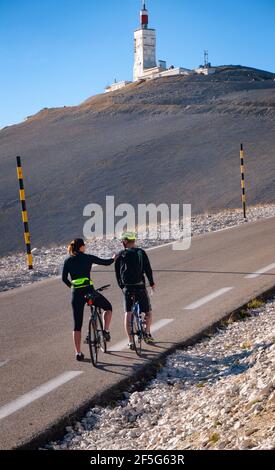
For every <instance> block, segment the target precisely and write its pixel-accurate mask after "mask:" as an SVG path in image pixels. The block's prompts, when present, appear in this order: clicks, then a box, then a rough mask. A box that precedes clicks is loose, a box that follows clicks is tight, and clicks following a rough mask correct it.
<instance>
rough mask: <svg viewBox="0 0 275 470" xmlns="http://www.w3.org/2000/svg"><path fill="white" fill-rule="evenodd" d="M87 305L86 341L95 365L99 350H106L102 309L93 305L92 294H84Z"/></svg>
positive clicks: (100, 289)
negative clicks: (89, 314)
mask: <svg viewBox="0 0 275 470" xmlns="http://www.w3.org/2000/svg"><path fill="white" fill-rule="evenodd" d="M109 287H110V284H108V285H106V286H102V287H100V288H99V289H96V292H102V291H104V290H106V289H108V288H109ZM85 299H86V303H87V305H88V306H89V307H90V308H91V316H90V320H89V327H88V334H87V338H86V343H88V345H89V349H90V355H91V360H92V364H93V365H94V367H97V363H98V353H99V350H100V349H101V351H102V352H103V353H106V352H107V343H106V339H105V337H104V332H103V322H102V310H101V308H99V307H96V306H95V305H94V294H93V293H90V294H87V295H86V296H85Z"/></svg>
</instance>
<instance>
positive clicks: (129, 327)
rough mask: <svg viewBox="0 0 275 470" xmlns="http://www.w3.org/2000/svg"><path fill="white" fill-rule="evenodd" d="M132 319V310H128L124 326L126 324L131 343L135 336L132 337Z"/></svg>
mask: <svg viewBox="0 0 275 470" xmlns="http://www.w3.org/2000/svg"><path fill="white" fill-rule="evenodd" d="M131 319H132V312H126V313H125V321H124V326H125V331H126V334H127V336H128V341H129V343H132V342H133V338H132V337H131Z"/></svg>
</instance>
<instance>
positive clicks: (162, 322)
mask: <svg viewBox="0 0 275 470" xmlns="http://www.w3.org/2000/svg"><path fill="white" fill-rule="evenodd" d="M173 321H174V320H173V319H172V318H163V319H162V320H159V321H157V322H156V323H154V324H153V325H152V328H151V332H152V333H154V332H155V331H158V330H160V329H161V328H163V327H164V326H166V325H169V323H172V322H173ZM127 345H128V340H127V339H124V340H122V341H119V342H118V343H116V344H114V346H110V348H108V351H110V352H119V351H122V350H123V349H125V348H126V347H127Z"/></svg>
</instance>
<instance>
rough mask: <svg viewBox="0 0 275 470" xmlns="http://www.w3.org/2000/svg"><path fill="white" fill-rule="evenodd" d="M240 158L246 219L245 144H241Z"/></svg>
mask: <svg viewBox="0 0 275 470" xmlns="http://www.w3.org/2000/svg"><path fill="white" fill-rule="evenodd" d="M240 158H241V188H242V205H243V216H244V218H245V219H246V194H245V179H244V149H243V144H241V149H240Z"/></svg>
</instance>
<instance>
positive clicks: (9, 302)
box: [0, 218, 275, 449]
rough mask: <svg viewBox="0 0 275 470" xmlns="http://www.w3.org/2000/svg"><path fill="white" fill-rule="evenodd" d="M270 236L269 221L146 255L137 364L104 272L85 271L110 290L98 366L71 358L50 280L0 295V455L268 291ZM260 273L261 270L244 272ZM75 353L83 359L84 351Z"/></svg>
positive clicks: (272, 255) (59, 290)
mask: <svg viewBox="0 0 275 470" xmlns="http://www.w3.org/2000/svg"><path fill="white" fill-rule="evenodd" d="M274 232H275V219H274V218H272V219H267V220H264V221H260V222H256V223H251V224H245V225H242V226H240V227H237V228H233V229H229V230H224V231H220V232H216V233H211V234H208V235H205V236H202V237H198V238H196V239H193V242H192V247H191V249H190V250H189V251H186V252H184V251H183V252H178V251H173V250H172V247H171V246H165V247H160V248H157V249H152V250H150V251H149V253H148V254H149V256H150V259H151V262H152V266H153V268H154V270H155V280H156V284H157V286H158V289H157V293H156V294H155V295H154V297H153V299H152V301H153V307H154V312H155V315H154V324H155V327H156V331H155V333H154V336H155V337H156V339H157V345H156V346H155V347H150V348H149V347H147V346H146V350H145V352H144V357H143V358H142V359H139V358H137V357H136V355H135V353H133V352H129V351H127V350H125V349H124V346H125V344H124V343H123V341H124V339H125V336H124V331H123V313H122V299H121V292H120V290H119V289H118V288H117V286H116V284H115V278H114V273H113V271H112V270H111V272H110V268H102V269H101V271H102V272H98V273H95V274H94V276H93V277H94V279H95V281H96V285H97V286H99V285H102V284H105V283H111V284H112V287H111V289H110V290H109V291H108V294H107V295H108V298H109V299H110V300H111V302H112V303H113V306H114V317H113V323H112V331H111V332H112V343H111V344H110V349H111V350H112V351H111V352H110V353H109V354H108V355H102V356H101V358H102V363H101V364H100V368H99V369H95V368H93V367H92V365H91V363H90V361H89V360H88V359H87V360H86V361H85V362H84V363H77V362H76V361H75V359H74V350H73V345H72V339H71V326H72V320H71V311H70V295H69V294H70V292H69V290H68V289H67V288H65V286H64V285H63V284H62V282H61V280H60V279H52V280H47V281H43V282H41V283H37V284H34V285H32V286H28V287H24V288H20V289H16V290H13V291H10V292H5V293H2V294H0V319H1V332H0V337H1V338H0V339H1V341H0V383H1V397H0V398H1V401H0V425H1V435H0V449H9V448H13V447H15V446H17V445H19V444H21V443H23V442H25V441H26V440H28V439H29V438H30V437H32V436H35V435H36V434H37V433H39V432H40V431H42V430H43V429H45V428H48V427H49V426H51V424H52V423H54V422H55V421H56V420H57V419H59V418H60V417H62V416H64V415H67V414H69V413H71V412H72V411H73V410H74V409H75V408H76V407H78V406H80V405H81V404H83V402H85V401H87V400H88V399H89V398H91V397H92V396H93V395H94V394H96V393H98V392H100V391H101V390H104V389H105V388H106V387H109V386H110V385H112V384H115V383H117V382H118V381H120V380H121V379H123V378H125V377H127V376H129V375H130V374H132V373H133V371H134V370H136V368H137V367H139V366H140V364H142V363H143V362H144V361H148V360H150V358H152V357H155V356H156V355H157V354H158V353H161V352H163V350H164V349H166V348H169V347H170V346H171V345H173V344H174V343H177V342H182V341H184V340H185V339H188V338H190V337H191V336H193V335H194V334H196V333H198V332H199V331H201V330H202V329H204V328H206V327H207V326H209V325H211V324H212V323H213V322H215V321H217V320H219V319H221V318H222V317H223V316H224V315H225V314H226V313H229V312H230V311H232V310H234V309H236V308H238V307H239V306H241V305H243V304H244V303H245V302H247V301H248V300H250V299H251V298H252V297H254V296H257V295H258V294H260V293H261V292H263V291H264V290H266V289H268V288H270V287H272V286H273V284H274V282H275V264H274V263H275V237H274ZM263 268H265V269H263ZM261 269H263V270H264V271H265V273H263V274H261V275H257V274H254V275H253V276H251V274H253V273H256V272H257V271H258V270H261ZM87 320H88V311H87V315H86V321H87ZM84 331H85V332H86V325H85V330H84ZM83 351H84V353H86V354H87V356H86V357H88V346H83Z"/></svg>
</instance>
